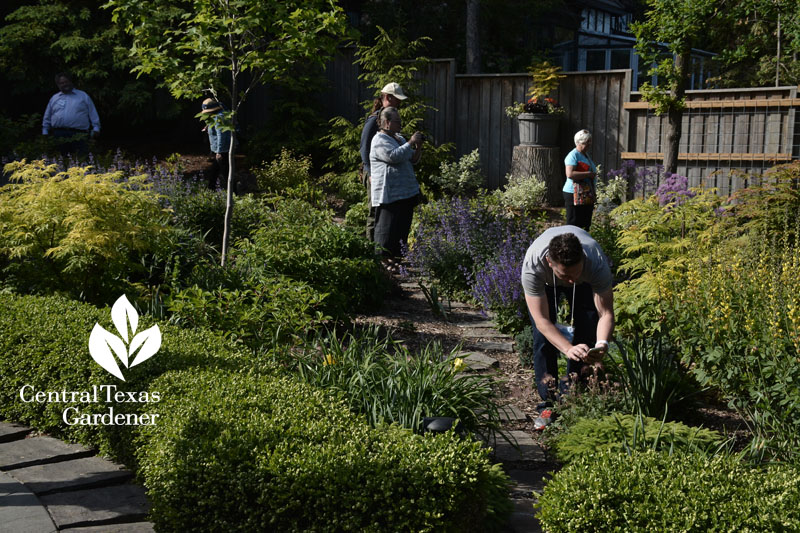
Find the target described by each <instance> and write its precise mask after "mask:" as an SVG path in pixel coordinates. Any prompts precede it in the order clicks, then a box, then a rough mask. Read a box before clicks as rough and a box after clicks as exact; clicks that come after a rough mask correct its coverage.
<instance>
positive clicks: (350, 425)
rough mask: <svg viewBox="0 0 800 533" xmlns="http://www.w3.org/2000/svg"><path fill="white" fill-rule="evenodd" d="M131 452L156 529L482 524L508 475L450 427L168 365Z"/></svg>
mask: <svg viewBox="0 0 800 533" xmlns="http://www.w3.org/2000/svg"><path fill="white" fill-rule="evenodd" d="M153 390H158V391H160V392H161V394H162V398H163V400H162V402H160V403H159V404H158V405H157V406H156V408H157V411H158V412H159V413H160V414H161V419H160V423H159V424H158V425H157V426H147V427H144V428H143V429H142V433H141V436H140V439H141V440H140V443H141V447H140V448H139V459H140V463H141V464H142V473H143V477H144V480H145V484H146V485H147V487H148V489H149V497H150V500H151V502H152V505H153V507H152V515H151V518H152V520H153V521H154V522H155V524H156V526H157V528H158V529H159V531H185V530H191V531H227V530H237V531H486V530H487V529H491V526H492V525H493V520H494V525H497V523H498V522H499V518H500V516H501V515H502V514H503V512H504V511H507V510H508V508H507V502H508V500H507V490H508V486H507V482H508V481H507V479H508V478H507V476H506V475H505V474H504V473H503V472H502V470H500V468H499V466H496V465H495V466H493V465H491V464H490V463H489V461H488V458H487V452H486V450H485V449H481V448H480V446H479V444H477V443H471V442H467V441H465V440H462V439H460V438H458V437H457V436H455V435H453V434H446V435H437V436H433V435H430V434H429V435H426V436H419V435H413V434H411V433H410V432H408V431H405V430H401V429H398V428H384V429H370V428H369V427H368V426H367V425H366V423H365V422H364V421H363V420H362V419H361V418H360V417H358V416H356V415H354V414H352V413H351V412H350V411H349V410H348V409H347V407H346V405H345V404H344V403H343V402H342V401H341V400H340V399H338V398H336V397H335V396H332V395H331V394H330V393H329V392H326V391H323V390H321V389H317V388H314V387H311V386H308V385H304V384H302V383H299V382H296V381H294V380H291V379H286V378H283V379H276V378H274V377H266V376H256V375H245V374H232V373H226V372H223V371H208V372H200V373H197V372H170V373H168V374H165V375H164V376H162V377H161V378H159V379H158V380H156V381H155V382H154V383H153Z"/></svg>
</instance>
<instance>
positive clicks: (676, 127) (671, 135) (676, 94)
mask: <svg viewBox="0 0 800 533" xmlns="http://www.w3.org/2000/svg"><path fill="white" fill-rule="evenodd" d="M689 58H690V56H689V50H687V51H685V52H681V53H680V54H678V55H677V56H676V57H675V71H676V73H677V81H676V82H675V85H674V86H673V87H672V88H671V90H670V97H671V99H672V101H673V102H680V101H682V100H683V98H684V96H686V84H687V82H688V81H689V74H690V72H689ZM682 120H683V109H682V108H680V107H678V106H677V105H672V106H670V108H669V111H668V112H667V139H666V146H665V147H664V172H670V173H672V174H674V173H675V172H677V170H678V149H679V148H680V144H681V133H682V125H681V121H682Z"/></svg>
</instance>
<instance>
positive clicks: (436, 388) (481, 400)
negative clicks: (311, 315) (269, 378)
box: [299, 329, 501, 436]
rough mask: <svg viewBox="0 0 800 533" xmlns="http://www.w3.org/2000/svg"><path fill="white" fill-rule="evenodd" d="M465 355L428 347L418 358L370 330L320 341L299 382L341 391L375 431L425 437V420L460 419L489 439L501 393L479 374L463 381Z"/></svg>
mask: <svg viewBox="0 0 800 533" xmlns="http://www.w3.org/2000/svg"><path fill="white" fill-rule="evenodd" d="M459 351H460V349H459V348H456V349H454V350H453V351H452V352H450V353H449V354H448V353H445V352H444V351H443V350H442V347H441V345H438V344H429V345H428V346H426V347H424V348H422V349H421V350H420V351H419V352H417V353H414V354H413V355H412V354H411V353H410V352H409V350H408V348H406V347H405V346H404V345H403V344H402V343H399V342H395V341H393V340H391V339H390V338H389V337H388V336H380V335H379V333H378V331H377V330H374V329H373V330H368V331H366V332H364V333H362V334H360V335H358V336H355V335H352V334H348V335H345V336H344V337H343V338H342V339H339V338H337V337H336V335H335V332H334V333H333V334H332V335H327V336H322V335H320V336H318V337H317V339H316V340H315V341H314V342H313V343H310V345H309V346H308V348H307V350H306V353H304V354H303V356H302V358H301V359H300V364H299V374H300V378H301V379H302V380H303V381H305V382H307V383H310V384H313V385H317V386H319V387H322V388H325V389H333V390H338V391H341V392H342V393H343V395H344V397H345V399H346V400H347V404H348V405H349V406H350V409H352V410H353V411H354V412H356V413H361V414H363V415H364V416H366V417H367V421H368V422H369V423H370V425H372V426H379V425H381V424H385V423H397V424H399V425H401V426H402V427H405V428H409V429H412V430H414V431H416V432H421V431H422V422H423V418H424V417H427V416H449V417H454V418H458V419H459V420H460V423H461V424H462V427H463V429H464V430H466V431H468V432H470V433H479V434H482V435H486V436H488V435H489V434H491V433H493V432H496V431H498V430H499V429H500V426H501V421H500V414H499V412H498V405H497V401H498V398H497V392H498V391H497V388H496V385H495V384H494V383H493V382H492V380H491V379H488V378H487V377H486V376H481V375H477V374H466V375H460V374H459V371H460V370H461V369H463V368H464V367H465V365H464V362H463V360H461V358H459V357H458V353H459Z"/></svg>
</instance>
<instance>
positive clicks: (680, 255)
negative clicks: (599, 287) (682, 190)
mask: <svg viewBox="0 0 800 533" xmlns="http://www.w3.org/2000/svg"><path fill="white" fill-rule="evenodd" d="M692 192H693V194H694V196H692V197H691V198H689V197H686V196H681V197H679V198H680V199H681V201H680V202H677V201H673V202H672V203H668V204H666V205H662V204H661V203H660V201H659V197H658V196H656V195H653V196H650V197H649V198H647V199H645V200H642V199H635V200H631V201H629V202H625V203H624V204H622V205H621V206H620V207H617V208H616V209H614V210H613V211H612V212H611V216H612V218H613V219H614V222H615V223H616V225H617V226H618V228H619V234H618V237H617V244H618V245H619V248H620V252H621V254H622V260H621V262H620V265H619V269H620V270H622V271H624V272H625V273H626V275H627V276H629V277H630V278H631V279H629V280H627V281H625V282H623V283H620V284H619V285H617V286H616V287H615V288H614V310H615V313H616V319H617V327H618V328H619V332H620V333H624V334H632V333H634V332H639V333H648V334H649V333H653V332H658V331H660V330H661V329H663V327H664V308H663V305H662V302H663V300H664V292H665V286H666V284H667V283H668V282H670V281H671V280H673V279H676V278H679V277H680V276H681V275H682V273H683V272H684V271H685V268H686V264H687V263H688V262H689V261H690V260H691V258H693V257H697V256H698V255H699V254H703V253H707V252H708V251H709V250H710V249H711V248H712V247H713V245H714V244H716V243H717V242H718V241H719V234H718V232H717V234H716V235H715V233H714V231H713V227H714V225H715V224H716V223H717V222H718V221H719V219H720V215H719V213H718V211H717V208H718V207H719V206H720V203H721V200H720V198H719V197H718V196H717V194H716V193H715V192H714V191H713V190H699V189H698V190H692ZM710 229H711V231H709V230H710Z"/></svg>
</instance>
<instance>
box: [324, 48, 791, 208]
mask: <svg viewBox="0 0 800 533" xmlns="http://www.w3.org/2000/svg"><path fill="white" fill-rule="evenodd" d="M353 59H354V49H353V48H347V49H343V50H342V53H341V54H340V55H339V56H338V57H337V58H336V59H335V60H334V61H331V62H330V63H329V64H328V66H327V68H326V76H327V78H328V80H329V91H328V92H327V93H326V94H325V95H323V96H322V98H323V99H324V101H325V105H326V109H325V113H326V115H327V116H326V118H331V117H334V116H343V117H345V118H347V119H349V120H350V121H352V122H354V123H357V122H358V121H359V120H360V119H361V118H362V117H363V116H364V109H363V108H362V107H361V102H363V101H365V100H368V99H370V98H371V97H372V96H373V95H374V92H375V90H376V88H374V87H364V86H363V85H362V84H361V83H359V81H358V73H359V69H358V66H357V65H355V64H354V62H353ZM565 74H566V78H565V79H564V80H563V81H562V82H561V84H560V86H559V89H558V91H557V93H556V94H554V95H553V96H554V97H555V98H556V99H557V100H558V101H559V102H560V103H561V104H562V105H563V106H564V107H565V109H566V114H565V116H564V117H563V118H562V120H561V125H560V137H559V143H558V148H559V150H560V152H561V157H562V158H563V157H565V156H566V155H567V153H568V152H569V151H570V150H571V149H572V148H573V147H574V144H573V141H572V137H573V135H574V133H575V132H576V131H577V130H579V129H582V128H586V129H588V130H590V131H591V132H592V135H593V145H592V150H591V156H592V159H593V160H594V161H595V162H597V163H600V164H602V165H603V167H604V168H605V169H606V170H611V169H615V168H620V166H621V165H622V162H623V161H624V160H628V159H632V160H634V161H635V162H636V163H637V165H643V166H649V167H655V166H656V165H658V164H660V163H661V161H662V160H663V146H664V142H665V135H666V116H661V117H659V116H656V115H655V114H654V112H653V110H652V108H650V107H649V106H648V104H647V103H646V102H642V101H641V95H640V94H639V93H631V91H630V86H631V77H632V75H631V71H630V70H611V71H594V72H567V73H565ZM419 76H420V77H421V78H422V79H423V80H424V83H423V94H422V96H423V97H424V98H425V99H426V101H427V103H428V104H430V105H431V106H432V107H433V108H434V109H433V110H432V111H430V112H429V113H428V114H427V115H426V116H425V120H424V128H425V130H426V131H428V132H429V133H430V134H431V137H432V139H431V140H432V141H433V142H434V143H435V144H437V145H440V144H443V143H447V142H452V143H454V144H455V150H456V155H457V156H459V157H460V156H462V155H465V154H467V153H469V152H471V151H472V150H474V149H475V148H478V150H479V153H480V156H481V165H482V168H483V171H484V173H485V175H486V176H487V186H489V187H490V188H496V187H499V186H500V185H502V184H503V183H504V182H505V176H506V174H507V173H508V172H509V170H510V168H511V154H512V150H513V147H514V146H515V145H516V144H518V143H519V133H518V130H517V124H516V120H514V119H511V118H509V117H508V116H506V114H505V108H506V107H508V106H510V105H512V104H513V103H514V102H522V101H524V100H525V93H526V91H527V89H528V85H529V82H530V77H529V76H528V75H527V74H477V75H468V74H456V64H455V60H453V59H434V60H432V61H431V63H430V65H429V67H428V69H427V70H426V71H424V72H420V73H419ZM797 108H800V99H798V98H797V87H780V88H763V89H726V90H704V91H688V92H687V108H686V111H685V113H684V118H683V135H682V138H681V145H680V150H679V151H680V155H679V167H678V173H681V174H684V175H686V176H687V177H689V179H690V184H691V185H692V186H695V185H700V184H701V183H702V184H704V185H706V186H713V187H717V188H719V190H720V193H722V194H728V193H729V192H731V191H733V190H736V189H738V188H740V187H744V186H746V185H747V183H748V181H749V180H750V179H751V178H750V176H753V175H760V174H761V173H762V172H763V170H764V169H766V168H769V167H771V166H773V165H775V164H777V163H781V162H788V161H791V160H792V159H798V157H800V149H799V146H800V124H798V122H800V114H798V113H797V112H796V110H797Z"/></svg>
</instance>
